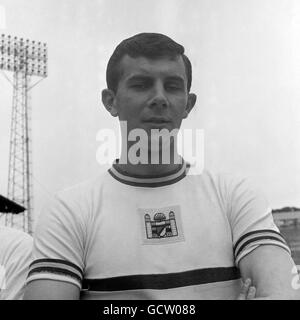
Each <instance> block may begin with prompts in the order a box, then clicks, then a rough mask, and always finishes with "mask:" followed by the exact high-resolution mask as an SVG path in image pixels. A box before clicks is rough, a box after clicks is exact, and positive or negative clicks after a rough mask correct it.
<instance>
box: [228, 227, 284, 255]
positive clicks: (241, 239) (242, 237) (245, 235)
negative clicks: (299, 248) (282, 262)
mask: <svg viewBox="0 0 300 320" xmlns="http://www.w3.org/2000/svg"><path fill="white" fill-rule="evenodd" d="M257 233H274V234H276V235H278V236H280V237H281V238H282V239H283V240H284V238H283V236H282V235H281V234H280V233H279V232H277V231H275V230H270V229H261V230H255V231H251V232H248V233H246V234H244V235H243V236H241V237H240V238H239V239H238V241H237V242H236V244H235V246H234V251H235V250H236V248H237V247H238V245H239V244H240V243H241V242H242V241H243V240H244V239H246V238H247V237H249V236H252V235H253V234H257Z"/></svg>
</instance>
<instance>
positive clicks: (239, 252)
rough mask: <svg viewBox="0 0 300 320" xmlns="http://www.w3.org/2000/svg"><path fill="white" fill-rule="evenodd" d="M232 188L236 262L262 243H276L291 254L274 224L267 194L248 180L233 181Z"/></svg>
mask: <svg viewBox="0 0 300 320" xmlns="http://www.w3.org/2000/svg"><path fill="white" fill-rule="evenodd" d="M229 190H230V194H229V199H230V202H229V220H230V224H231V229H232V237H233V244H234V257H235V263H236V265H237V266H238V263H239V261H240V260H241V259H242V258H243V257H244V256H245V255H247V254H248V253H250V252H251V251H253V250H254V249H256V248H257V247H258V246H260V245H276V246H279V247H281V248H282V249H284V250H286V251H288V252H289V253H291V251H290V249H289V247H288V245H287V243H286V241H285V239H284V238H283V236H282V235H281V234H280V232H279V229H278V228H277V226H276V224H275V223H274V220H273V215H272V210H271V208H270V206H269V204H268V202H267V200H266V198H265V196H264V194H263V193H262V192H261V191H260V190H259V189H257V187H255V186H254V185H253V183H252V182H251V181H250V180H249V179H236V180H232V181H231V185H230V186H229Z"/></svg>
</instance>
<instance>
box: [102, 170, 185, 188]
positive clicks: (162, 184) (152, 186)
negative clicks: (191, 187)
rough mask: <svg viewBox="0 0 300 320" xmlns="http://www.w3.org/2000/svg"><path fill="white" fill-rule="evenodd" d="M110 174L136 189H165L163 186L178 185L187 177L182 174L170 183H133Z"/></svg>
mask: <svg viewBox="0 0 300 320" xmlns="http://www.w3.org/2000/svg"><path fill="white" fill-rule="evenodd" d="M108 172H109V173H110V174H111V176H112V177H113V178H115V179H116V180H118V181H119V182H122V183H124V184H127V185H129V186H134V187H148V188H156V187H163V186H167V185H170V184H173V183H176V182H178V181H180V180H181V179H183V178H184V177H185V176H186V173H184V174H182V175H181V176H179V177H177V178H175V179H172V180H169V181H162V182H152V183H151V182H147V183H145V182H132V181H128V180H123V179H120V178H119V177H117V176H116V175H115V174H114V173H113V172H112V171H111V170H108Z"/></svg>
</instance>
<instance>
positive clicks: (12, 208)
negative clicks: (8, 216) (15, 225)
mask: <svg viewBox="0 0 300 320" xmlns="http://www.w3.org/2000/svg"><path fill="white" fill-rule="evenodd" d="M25 210H26V209H25V208H24V207H22V206H21V205H19V204H17V203H16V202H13V201H11V200H9V199H7V198H5V197H3V196H1V194H0V213H14V214H18V213H21V212H23V211H25Z"/></svg>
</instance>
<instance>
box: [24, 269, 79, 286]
mask: <svg viewBox="0 0 300 320" xmlns="http://www.w3.org/2000/svg"><path fill="white" fill-rule="evenodd" d="M39 273H51V274H59V275H64V276H69V277H72V278H75V279H76V280H78V281H79V282H80V283H81V281H82V278H81V277H80V276H79V275H78V274H76V273H74V272H72V271H70V270H66V269H63V268H57V267H55V268H54V267H37V268H33V269H32V270H30V271H29V273H28V278H30V277H31V276H32V275H34V274H39Z"/></svg>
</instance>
